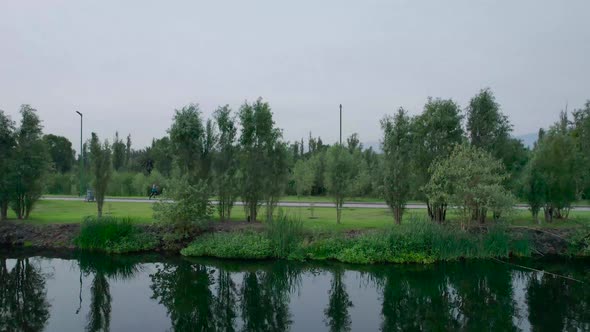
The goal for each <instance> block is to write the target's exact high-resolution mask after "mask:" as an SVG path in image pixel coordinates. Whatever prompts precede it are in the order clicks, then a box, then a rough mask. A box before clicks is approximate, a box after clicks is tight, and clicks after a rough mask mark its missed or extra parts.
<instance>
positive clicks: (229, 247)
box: [182, 216, 530, 264]
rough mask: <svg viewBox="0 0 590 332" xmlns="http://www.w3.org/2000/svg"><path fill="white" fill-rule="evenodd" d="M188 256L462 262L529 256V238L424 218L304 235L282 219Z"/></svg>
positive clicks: (201, 242) (213, 240) (225, 236)
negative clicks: (388, 225) (384, 226)
mask: <svg viewBox="0 0 590 332" xmlns="http://www.w3.org/2000/svg"><path fill="white" fill-rule="evenodd" d="M182 254H183V255H187V256H214V257H224V258H249V259H253V258H254V259H257V258H270V257H274V258H286V259H297V260H307V259H310V260H337V261H340V262H344V263H354V264H375V263H423V264H428V263H433V262H435V261H449V260H457V259H461V258H489V257H508V256H509V255H511V254H512V255H518V256H528V255H530V239H529V238H527V237H526V236H524V235H512V234H511V233H509V232H508V231H507V229H505V228H503V227H501V226H494V227H491V228H487V229H483V228H482V229H479V230H472V231H471V232H466V231H463V230H461V229H460V228H459V227H452V226H443V225H440V224H436V223H432V222H429V221H425V220H422V221H420V220H416V221H414V222H412V223H410V224H407V225H401V226H395V227H391V228H390V229H389V230H387V231H385V232H384V231H372V232H367V233H363V234H359V235H347V234H343V233H336V232H335V233H328V234H325V233H324V234H314V235H313V236H309V235H308V236H303V233H302V232H301V228H300V225H299V223H298V221H297V220H295V219H289V218H287V217H284V216H282V217H281V218H277V219H276V220H275V221H272V222H269V223H268V224H267V229H266V232H264V233H243V232H237V233H217V234H211V235H206V236H204V237H201V238H199V239H197V240H196V241H195V242H193V243H192V244H191V245H190V246H189V247H188V248H186V249H184V250H183V251H182Z"/></svg>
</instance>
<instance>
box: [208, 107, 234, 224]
mask: <svg viewBox="0 0 590 332" xmlns="http://www.w3.org/2000/svg"><path fill="white" fill-rule="evenodd" d="M214 117H215V122H216V123H217V130H218V132H219V137H218V145H217V146H218V148H217V153H216V154H215V156H214V158H213V172H214V179H215V190H216V193H217V197H218V199H219V203H218V206H217V209H218V212H219V217H220V219H221V220H222V221H223V220H229V219H230V218H231V210H232V207H233V206H234V202H235V200H236V196H237V192H238V190H237V186H238V167H239V161H238V160H237V159H236V155H237V153H238V147H237V145H236V140H237V138H236V137H237V133H238V130H237V127H236V124H235V117H234V116H232V113H231V109H230V108H229V106H228V105H225V106H223V107H219V108H218V109H217V110H216V111H215V114H214Z"/></svg>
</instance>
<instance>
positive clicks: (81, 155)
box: [76, 111, 84, 196]
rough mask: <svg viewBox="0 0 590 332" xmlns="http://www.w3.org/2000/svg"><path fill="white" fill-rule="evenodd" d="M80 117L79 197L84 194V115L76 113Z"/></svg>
mask: <svg viewBox="0 0 590 332" xmlns="http://www.w3.org/2000/svg"><path fill="white" fill-rule="evenodd" d="M76 113H78V115H79V116H80V195H79V196H82V195H83V194H82V193H83V192H84V148H83V145H82V126H83V124H84V123H83V119H84V115H82V113H80V112H78V111H76Z"/></svg>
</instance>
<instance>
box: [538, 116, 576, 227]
mask: <svg viewBox="0 0 590 332" xmlns="http://www.w3.org/2000/svg"><path fill="white" fill-rule="evenodd" d="M576 162H577V154H576V142H575V140H574V138H573V137H572V135H571V132H570V129H569V128H568V119H567V114H565V113H562V115H561V120H560V121H559V122H557V123H556V124H554V125H553V126H552V127H551V129H550V130H549V131H548V132H547V133H546V134H545V135H543V136H542V137H540V138H539V141H538V143H537V147H536V148H535V150H534V153H533V157H532V158H531V161H530V167H531V169H530V171H531V172H533V173H532V174H531V177H530V178H529V179H528V180H529V181H537V182H536V183H532V182H529V183H528V185H529V186H532V185H536V186H537V187H535V190H536V191H537V193H538V194H540V197H539V200H542V202H543V205H544V210H545V219H546V221H549V222H551V221H552V220H553V218H554V217H555V218H566V217H567V215H568V213H569V209H570V208H571V204H572V202H573V201H575V199H576V179H577V177H578V176H580V175H581V174H580V173H578V172H577V171H578V170H579V169H578V168H576ZM535 196H536V195H535ZM535 198H536V197H535Z"/></svg>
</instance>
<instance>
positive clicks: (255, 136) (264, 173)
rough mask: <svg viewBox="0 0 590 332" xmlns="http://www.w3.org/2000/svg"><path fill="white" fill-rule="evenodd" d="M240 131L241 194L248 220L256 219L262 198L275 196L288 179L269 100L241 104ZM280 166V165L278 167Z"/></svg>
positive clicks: (271, 201)
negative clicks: (280, 180)
mask: <svg viewBox="0 0 590 332" xmlns="http://www.w3.org/2000/svg"><path fill="white" fill-rule="evenodd" d="M239 118H240V124H241V126H242V131H241V135H240V139H239V143H240V175H241V176H240V197H241V198H242V201H243V202H244V209H245V210H246V214H247V215H248V217H249V218H250V219H251V220H257V215H258V208H259V206H260V204H261V203H262V201H263V200H266V201H267V203H271V206H270V207H271V208H272V207H273V206H272V204H274V202H273V201H276V200H278V197H279V196H280V194H281V191H282V188H283V187H282V186H284V183H277V181H278V180H279V179H282V180H283V181H286V180H287V170H286V164H285V163H284V161H285V155H284V150H286V147H284V144H283V143H282V142H280V140H281V137H282V133H281V131H280V130H279V129H277V128H275V123H274V121H273V119H272V112H271V109H270V106H269V104H268V103H265V102H263V101H262V99H258V100H257V101H256V102H255V103H253V104H248V103H247V102H245V103H244V104H243V105H242V106H241V107H240V113H239ZM279 167H282V168H279Z"/></svg>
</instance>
